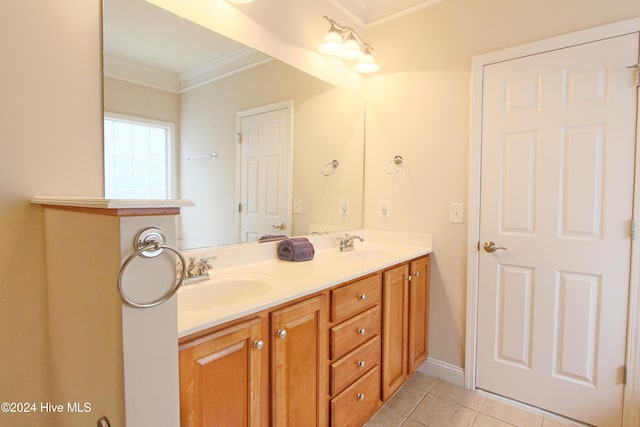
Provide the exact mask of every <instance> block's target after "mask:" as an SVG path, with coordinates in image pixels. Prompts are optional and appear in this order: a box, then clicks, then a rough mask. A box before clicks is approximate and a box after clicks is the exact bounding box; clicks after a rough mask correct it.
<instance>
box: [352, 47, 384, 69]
mask: <svg viewBox="0 0 640 427" xmlns="http://www.w3.org/2000/svg"><path fill="white" fill-rule="evenodd" d="M353 69H354V71H357V72H358V73H362V74H369V73H375V72H376V71H378V70H379V69H380V66H379V65H378V64H376V60H375V59H374V58H373V55H371V52H370V51H369V49H365V52H364V54H363V55H362V56H361V57H360V59H359V60H358V63H357V64H356V65H354V66H353Z"/></svg>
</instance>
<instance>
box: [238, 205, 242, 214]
mask: <svg viewBox="0 0 640 427" xmlns="http://www.w3.org/2000/svg"><path fill="white" fill-rule="evenodd" d="M238 213H242V203H238Z"/></svg>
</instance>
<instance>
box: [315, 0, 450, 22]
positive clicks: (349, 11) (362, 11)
mask: <svg viewBox="0 0 640 427" xmlns="http://www.w3.org/2000/svg"><path fill="white" fill-rule="evenodd" d="M441 1H444V0H424V1H419V2H416V3H415V4H413V5H410V6H406V5H405V6H396V7H395V8H394V7H385V5H389V4H393V3H397V4H398V5H400V4H401V3H402V2H401V1H399V0H386V1H378V2H369V5H367V1H366V0H328V2H329V3H330V4H331V5H333V6H334V7H335V8H336V9H338V10H339V11H340V12H342V13H343V14H344V15H345V16H346V17H347V18H349V19H350V20H351V21H353V22H354V23H356V24H357V25H359V26H361V27H362V28H372V27H375V26H376V25H380V24H384V23H385V22H389V21H392V20H394V19H398V18H400V17H402V16H406V15H410V14H412V13H414V12H416V11H418V10H420V9H424V8H426V7H429V6H433V5H434V4H436V3H440V2H441ZM371 3H377V4H373V5H371ZM385 9H386V11H385ZM393 10H395V12H392V11H393Z"/></svg>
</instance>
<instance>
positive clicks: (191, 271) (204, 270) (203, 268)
mask: <svg viewBox="0 0 640 427" xmlns="http://www.w3.org/2000/svg"><path fill="white" fill-rule="evenodd" d="M215 259H218V257H215V256H210V257H208V258H200V260H199V261H196V258H195V257H189V265H187V271H186V273H185V281H184V283H185V284H188V283H192V282H199V281H202V280H208V279H209V270H210V269H212V268H213V266H212V265H211V263H210V262H209V261H213V260H215ZM180 275H182V271H181V270H180V266H179V267H178V276H180Z"/></svg>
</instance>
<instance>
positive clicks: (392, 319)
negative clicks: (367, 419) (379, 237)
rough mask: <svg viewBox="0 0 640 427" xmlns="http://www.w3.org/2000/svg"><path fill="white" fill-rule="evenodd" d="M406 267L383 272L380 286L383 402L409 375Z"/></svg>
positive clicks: (407, 272)
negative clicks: (381, 294)
mask: <svg viewBox="0 0 640 427" xmlns="http://www.w3.org/2000/svg"><path fill="white" fill-rule="evenodd" d="M408 275H409V266H408V265H407V264H403V265H399V266H398V267H395V268H392V269H390V270H387V271H385V272H384V275H383V282H382V289H383V291H382V292H383V298H382V305H383V307H382V400H383V401H386V400H387V399H388V398H389V397H390V396H391V395H392V394H393V393H394V392H395V391H396V390H397V389H398V388H399V387H400V386H401V385H402V384H403V383H404V382H405V381H406V379H407V378H408V377H409V370H408V366H407V363H408V357H407V351H408V340H409V328H408V312H409V293H408V280H407V277H408Z"/></svg>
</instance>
